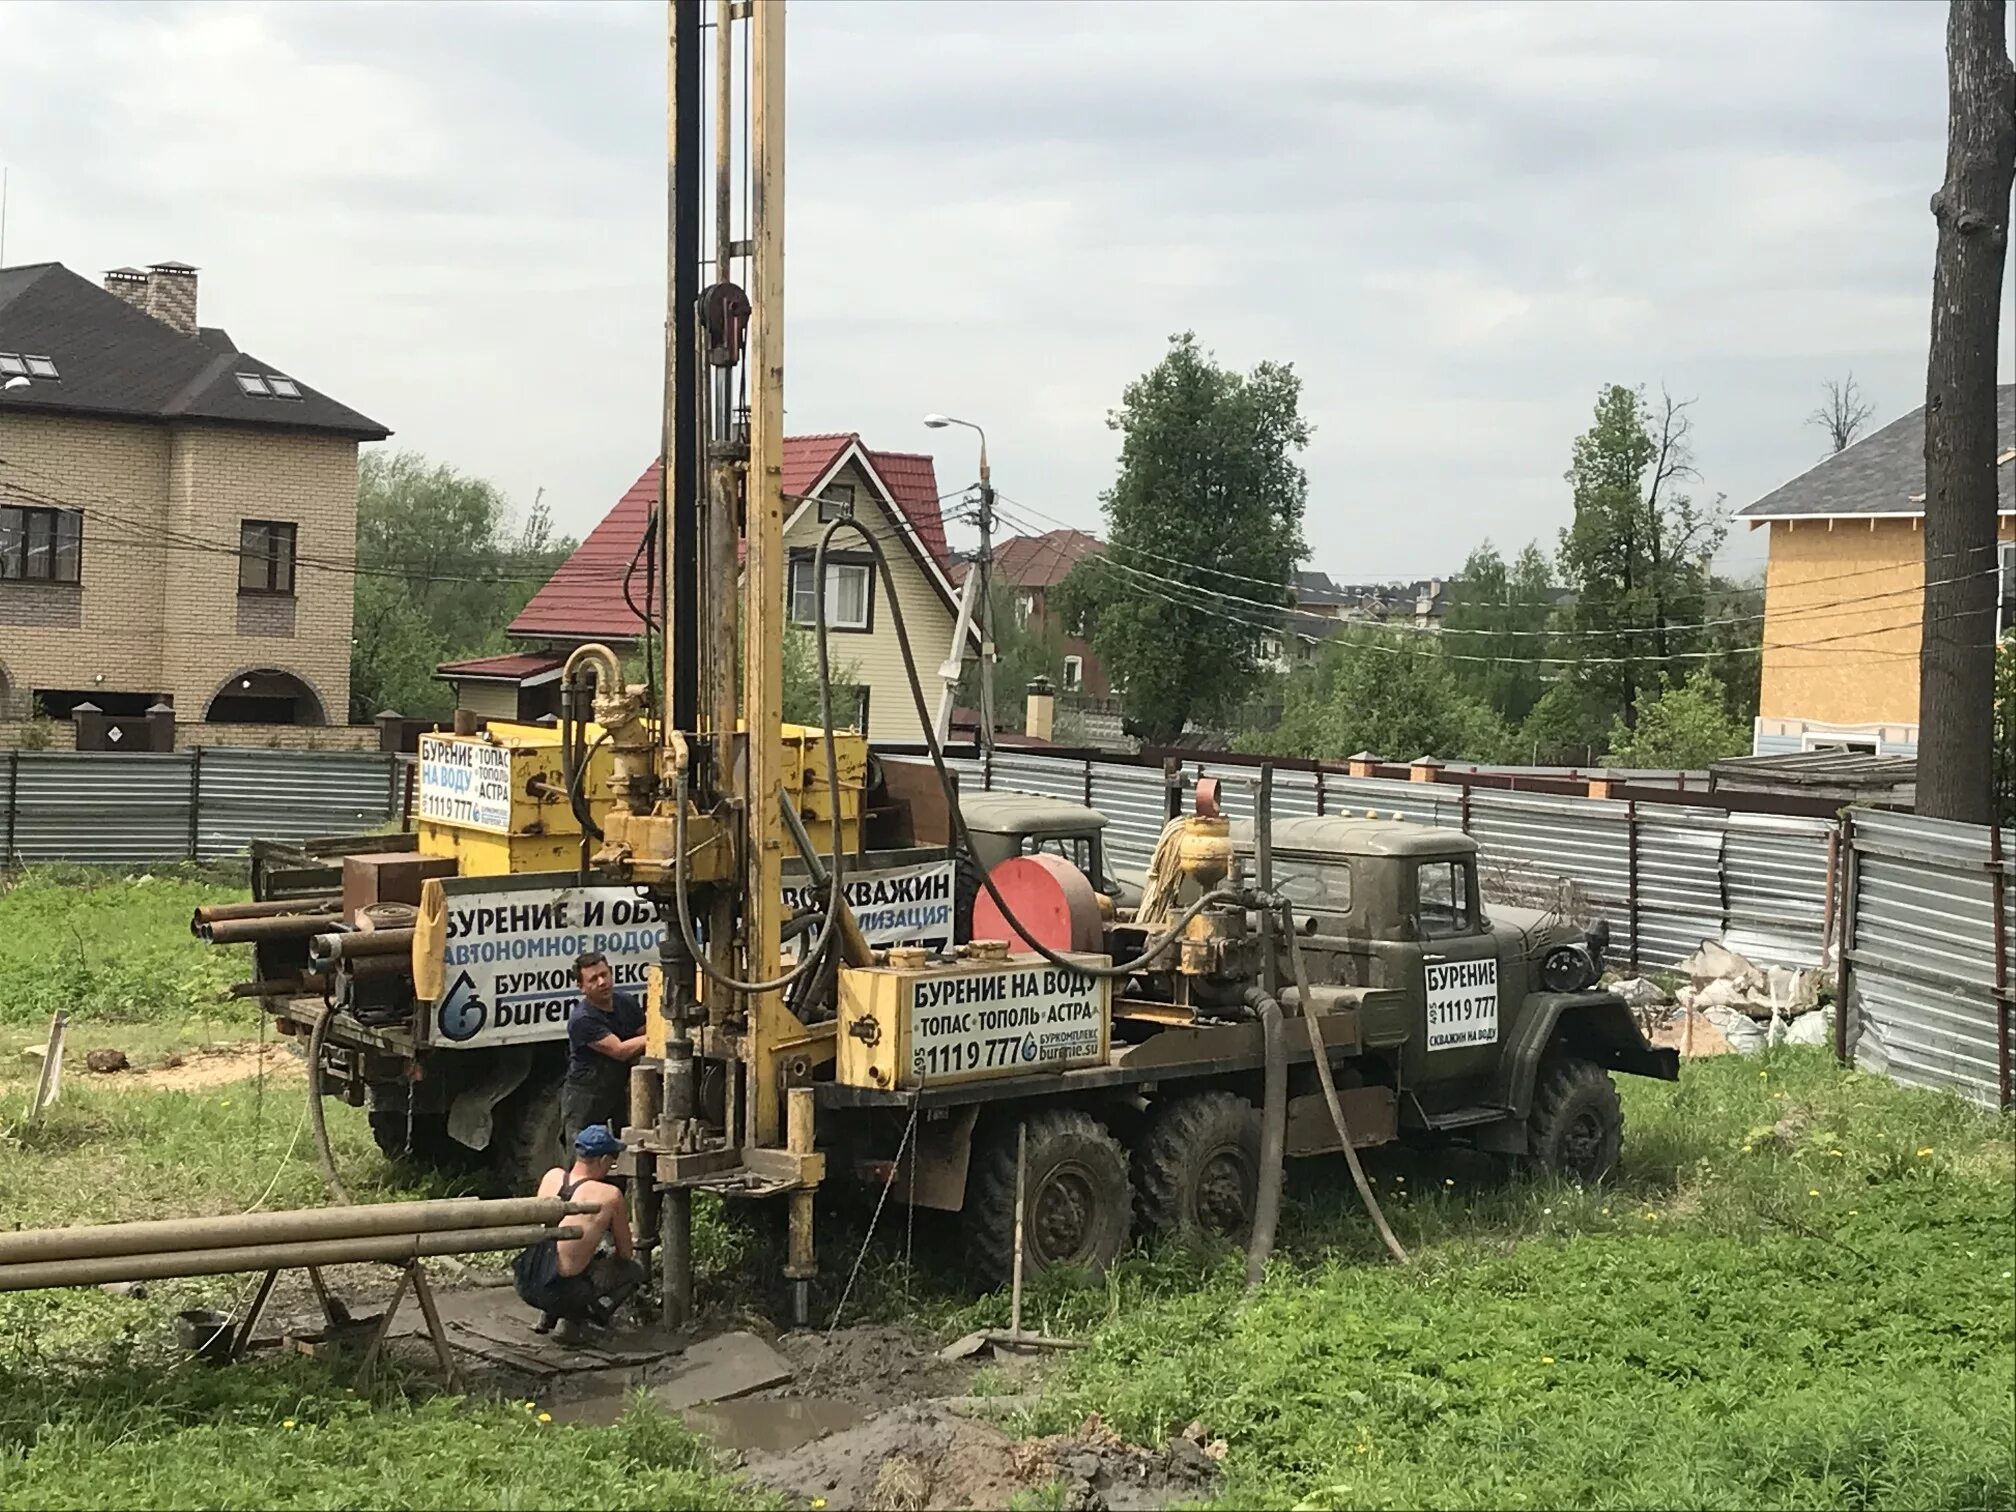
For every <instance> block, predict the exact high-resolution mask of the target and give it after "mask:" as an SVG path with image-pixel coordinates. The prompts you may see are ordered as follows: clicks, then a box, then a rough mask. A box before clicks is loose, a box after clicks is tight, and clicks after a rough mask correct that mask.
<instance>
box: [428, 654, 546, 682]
mask: <svg viewBox="0 0 2016 1512" xmlns="http://www.w3.org/2000/svg"><path fill="white" fill-rule="evenodd" d="M565 660H566V658H565V657H560V656H552V655H548V654H545V653H541V652H531V651H514V652H510V653H508V654H506V655H504V656H479V657H476V658H474V659H473V660H470V661H458V662H443V663H441V665H440V666H438V667H436V668H435V669H434V675H435V676H436V677H471V678H493V679H495V680H496V681H498V682H522V681H523V680H524V679H526V678H528V677H537V676H538V675H539V674H540V673H541V672H551V671H552V670H553V669H554V668H556V667H558V666H559V665H560V664H561V663H562V662H563V661H565Z"/></svg>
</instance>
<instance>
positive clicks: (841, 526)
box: [812, 520, 1245, 981]
mask: <svg viewBox="0 0 2016 1512" xmlns="http://www.w3.org/2000/svg"><path fill="white" fill-rule="evenodd" d="M841 530H852V531H853V532H854V533H855V534H856V535H858V536H860V537H861V541H862V544H863V545H864V546H865V547H866V548H867V551H868V554H869V555H870V556H872V557H873V558H874V559H875V566H876V567H877V569H878V570H879V571H880V572H881V574H882V585H883V587H884V588H885V589H886V590H887V597H888V609H889V618H890V622H891V623H892V624H894V625H895V627H896V643H897V645H898V646H899V647H900V648H901V649H902V652H903V672H904V675H905V677H906V678H907V679H908V680H909V683H910V701H911V703H912V704H913V705H914V706H915V708H916V710H917V723H918V725H919V726H921V727H922V729H923V731H924V746H925V749H926V750H928V751H929V752H930V753H931V765H932V767H933V769H934V770H935V771H936V772H937V773H938V785H939V787H940V788H942V789H943V790H944V793H945V810H946V813H947V815H948V816H949V818H950V821H951V824H952V829H953V833H954V835H955V836H956V837H957V838H958V840H959V841H960V842H961V844H962V845H963V846H964V847H965V850H966V853H967V854H968V855H973V854H975V851H974V848H973V835H972V832H971V831H970V830H968V829H967V827H966V817H965V815H963V814H961V813H960V812H959V791H958V788H957V787H956V786H955V785H954V783H953V781H952V773H951V771H950V770H949V769H948V768H947V767H946V765H945V748H944V746H943V745H941V744H940V743H939V740H938V729H937V726H936V724H935V723H934V721H933V719H932V716H931V711H930V710H929V709H928V708H927V707H926V705H925V701H924V685H923V683H922V682H920V681H919V680H918V676H917V655H916V653H915V652H914V651H913V650H912V649H911V646H910V628H909V626H908V625H906V624H905V623H904V620H903V603H902V600H901V598H900V597H899V596H898V594H897V591H896V579H895V575H894V574H893V573H892V572H891V571H890V568H889V558H888V557H887V556H886V555H885V554H884V553H883V550H882V544H881V542H879V541H877V540H876V539H875V537H874V535H873V534H872V533H870V531H869V530H868V529H867V527H866V526H864V525H862V524H861V523H860V521H858V520H835V521H834V522H833V523H832V524H830V525H828V526H827V527H826V530H825V533H824V534H823V535H821V536H820V537H819V549H818V550H817V551H816V552H815V553H814V555H813V568H812V571H813V578H812V581H813V582H815V583H817V584H819V585H820V591H819V594H818V605H819V618H818V624H819V636H818V651H819V703H820V713H821V717H822V718H827V719H829V722H830V694H831V673H830V671H829V667H828V663H827V652H826V594H825V591H824V590H825V582H826V547H827V545H828V543H829V542H831V541H832V539H833V537H834V535H835V534H836V533H838V532H839V531H841ZM827 761H828V765H829V766H831V765H832V756H831V744H830V742H829V744H828V757H827ZM834 883H835V886H836V887H837V886H838V883H839V878H838V876H837V875H836V876H835V878H834ZM980 884H981V886H983V887H985V888H986V889H987V895H988V896H989V897H991V898H992V899H993V900H994V906H995V907H996V908H998V909H1000V910H1001V917H1002V919H1003V920H1004V921H1005V922H1006V923H1007V925H1008V927H1009V928H1010V929H1012V930H1014V931H1015V933H1016V934H1018V935H1020V936H1021V937H1022V940H1023V943H1024V944H1026V945H1027V946H1028V947H1029V948H1030V949H1031V950H1033V951H1034V952H1035V953H1036V954H1037V955H1040V956H1041V957H1043V959H1044V960H1046V961H1048V962H1049V963H1050V964H1051V965H1052V966H1056V967H1059V968H1061V969H1063V970H1065V971H1075V972H1077V973H1079V974H1080V975H1081V976H1090V977H1103V978H1105V979H1107V980H1109V981H1124V980H1126V979H1127V978H1128V977H1131V976H1134V975H1135V974H1137V973H1138V972H1141V971H1144V970H1146V969H1147V968H1148V966H1149V964H1150V963H1151V962H1152V961H1154V960H1155V959H1156V957H1158V956H1160V955H1161V954H1162V953H1163V952H1164V951H1165V950H1167V949H1168V948H1169V947H1170V946H1171V945H1172V944H1174V943H1175V942H1176V940H1177V939H1178V938H1179V937H1180V936H1181V935H1182V933H1183V931H1184V929H1185V928H1187V927H1188V926H1189V923H1190V921H1191V920H1192V919H1194V918H1196V917H1197V916H1198V915H1199V914H1201V913H1202V912H1203V911H1204V910H1205V909H1206V908H1209V907H1210V906H1211V905H1213V904H1214V903H1229V904H1240V905H1243V903H1244V902H1245V899H1244V898H1243V896H1242V895H1241V894H1240V893H1239V892H1237V891H1236V890H1234V889H1232V888H1215V889H1213V890H1211V891H1209V892H1206V893H1205V894H1204V895H1203V896H1202V897H1201V898H1199V899H1198V900H1197V901H1196V902H1194V903H1192V904H1191V905H1190V906H1189V907H1188V908H1186V909H1185V910H1184V911H1183V912H1182V913H1180V914H1178V915H1177V916H1176V920H1175V922H1174V923H1172V924H1171V925H1170V926H1169V928H1168V929H1167V930H1166V931H1164V932H1163V933H1162V934H1160V935H1157V936H1155V937H1154V939H1152V940H1151V941H1150V942H1149V944H1148V946H1147V948H1146V949H1144V950H1143V951H1142V952H1141V954H1140V955H1138V956H1136V957H1135V958H1134V959H1133V960H1131V961H1127V962H1124V963H1123V964H1121V965H1117V966H1094V965H1090V964H1088V963H1086V962H1084V961H1074V960H1073V959H1071V957H1069V956H1067V955H1062V954H1060V953H1059V952H1057V951H1055V950H1052V949H1051V948H1050V947H1049V946H1047V945H1045V944H1044V943H1043V942H1042V941H1041V940H1038V939H1036V938H1034V937H1033V935H1032V933H1031V931H1030V930H1029V929H1028V928H1027V927H1026V926H1025V925H1024V924H1023V923H1022V921H1021V920H1020V919H1018V918H1016V917H1015V910H1014V909H1012V908H1010V907H1009V906H1008V900H1007V899H1006V898H1004V897H1002V896H1001V889H1000V887H999V886H998V885H997V884H996V883H995V881H994V878H993V877H992V876H990V875H989V874H988V873H987V872H986V871H985V870H984V869H980ZM836 896H837V894H836Z"/></svg>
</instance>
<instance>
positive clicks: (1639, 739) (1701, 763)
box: [1604, 668, 1750, 768]
mask: <svg viewBox="0 0 2016 1512" xmlns="http://www.w3.org/2000/svg"><path fill="white" fill-rule="evenodd" d="M1637 713H1638V717H1637V719H1636V720H1635V721H1632V722H1631V723H1629V724H1627V723H1626V722H1625V721H1624V720H1623V719H1621V718H1620V719H1618V720H1617V721H1616V723H1615V724H1613V725H1612V726H1611V727H1610V750H1609V753H1608V755H1606V756H1605V757H1604V760H1605V761H1606V762H1608V763H1609V764H1610V765H1611V766H1621V767H1653V768H1692V767H1705V766H1707V765H1708V764H1709V763H1710V762H1712V761H1720V760H1721V759H1722V758H1723V757H1725V756H1740V755H1742V754H1744V753H1745V752H1747V751H1748V750H1749V749H1750V729H1749V726H1747V725H1745V724H1739V723H1738V722H1737V721H1736V719H1735V718H1734V717H1733V716H1732V715H1731V714H1730V712H1729V695H1728V690H1727V689H1725V688H1724V687H1723V686H1722V684H1721V683H1720V682H1719V681H1718V680H1717V679H1716V676H1715V674H1714V673H1713V672H1710V671H1708V670H1707V669H1706V668H1702V669H1701V670H1700V671H1697V672H1695V673H1694V674H1693V675H1691V676H1690V677H1688V679H1687V680H1686V681H1685V682H1672V681H1663V682H1662V683H1661V684H1660V685H1659V686H1658V687H1653V688H1646V689H1643V690H1642V691H1641V692H1640V693H1639V695H1638V709H1637Z"/></svg>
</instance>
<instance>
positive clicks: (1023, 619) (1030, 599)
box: [1015, 591, 1036, 630]
mask: <svg viewBox="0 0 2016 1512" xmlns="http://www.w3.org/2000/svg"><path fill="white" fill-rule="evenodd" d="M1035 612H1036V595H1035V594H1033V593H1029V592H1026V591H1025V592H1022V593H1018V594H1016V595H1015V628H1016V629H1018V630H1021V629H1026V628H1027V627H1028V624H1029V619H1030V616H1031V615H1033V614H1035Z"/></svg>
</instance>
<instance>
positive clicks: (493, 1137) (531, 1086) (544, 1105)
mask: <svg viewBox="0 0 2016 1512" xmlns="http://www.w3.org/2000/svg"><path fill="white" fill-rule="evenodd" d="M560 1083H561V1078H560V1077H558V1076H553V1077H547V1078H544V1079H541V1080H536V1081H534V1080H527V1081H526V1083H525V1085H524V1086H522V1087H520V1088H519V1089H518V1090H517V1091H516V1092H513V1093H512V1094H511V1095H510V1096H509V1097H507V1098H505V1099H504V1101H503V1102H502V1103H500V1104H498V1106H497V1113H496V1118H495V1121H494V1122H493V1123H492V1124H491V1128H490V1176H491V1180H492V1182H493V1184H494V1185H495V1186H496V1188H497V1190H498V1191H499V1192H501V1193H503V1194H504V1195H506V1196H511V1197H523V1196H527V1195H529V1194H530V1193H533V1192H536V1191H538V1190H539V1178H540V1177H542V1176H544V1175H545V1174H546V1173H547V1172H548V1171H550V1170H552V1169H553V1167H555V1166H556V1165H557V1166H565V1165H567V1164H568V1163H569V1161H570V1159H571V1156H570V1154H569V1151H568V1149H567V1129H566V1125H565V1123H564V1121H563V1120H562V1119H561V1116H560Z"/></svg>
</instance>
